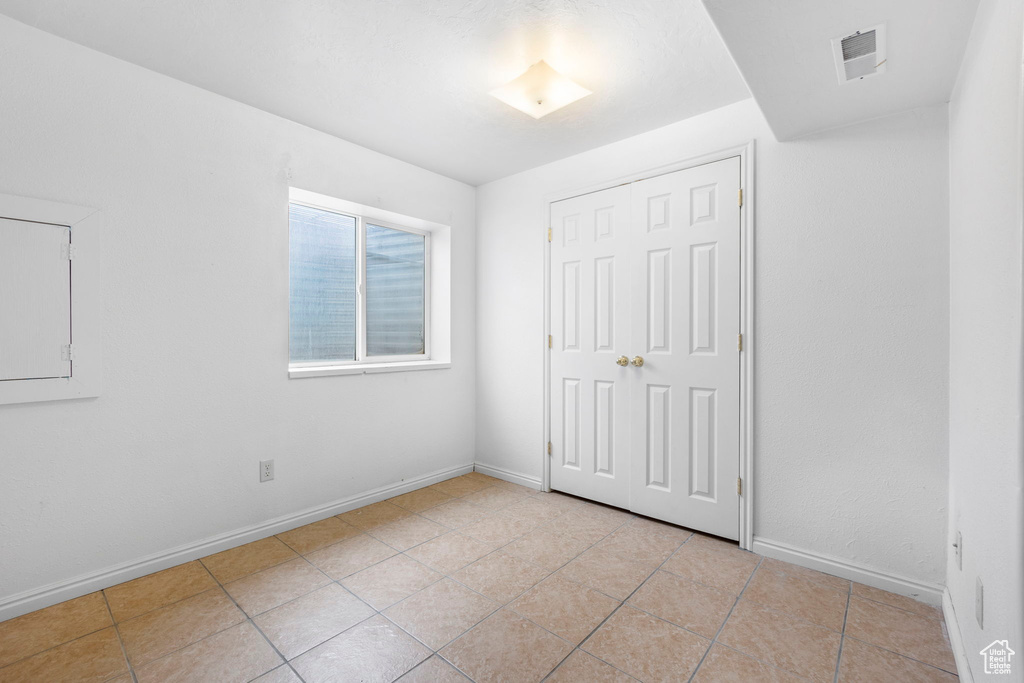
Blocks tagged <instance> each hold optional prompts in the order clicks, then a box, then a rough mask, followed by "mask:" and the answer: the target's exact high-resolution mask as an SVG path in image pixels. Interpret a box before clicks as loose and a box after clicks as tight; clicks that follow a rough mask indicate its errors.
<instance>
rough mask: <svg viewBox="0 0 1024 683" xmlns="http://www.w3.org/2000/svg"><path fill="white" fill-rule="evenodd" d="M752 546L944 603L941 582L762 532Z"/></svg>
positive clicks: (768, 553) (933, 602)
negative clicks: (798, 545) (772, 537)
mask: <svg viewBox="0 0 1024 683" xmlns="http://www.w3.org/2000/svg"><path fill="white" fill-rule="evenodd" d="M751 550H753V551H754V552H755V553H757V554H758V555H764V556H765V557H771V558H774V559H776V560H785V561H786V562H792V563H793V564H798V565H800V566H801V567H807V568H808V569H816V570H818V571H819V572H825V573H826V574H832V575H834V576H839V577H842V578H844V579H850V580H851V581H856V582H858V583H863V584H865V585H867V586H872V587H873V588H880V589H882V590H886V591H889V592H890V593H899V594H900V595H906V596H907V597H909V598H914V599H915V600H920V601H921V602H926V603H928V604H929V605H936V606H938V605H941V604H942V590H943V588H942V586H940V585H938V584H933V583H925V582H923V581H917V580H915V579H910V578H907V577H905V576H899V575H898V574H890V573H888V572H883V571H880V570H878V569H872V568H871V567H867V566H865V565H862V564H857V563H855V562H850V561H849V560H844V559H841V558H838V557H832V556H830V555H825V554H822V553H818V552H815V551H811V550H803V549H801V548H796V547H794V546H791V545H789V544H788V543H781V542H779V541H771V540H768V539H767V538H761V537H759V536H754V546H753V548H751Z"/></svg>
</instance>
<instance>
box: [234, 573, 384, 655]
mask: <svg viewBox="0 0 1024 683" xmlns="http://www.w3.org/2000/svg"><path fill="white" fill-rule="evenodd" d="M371 616H373V610H372V609H370V607H368V606H367V605H366V604H364V603H363V602H361V601H360V600H358V599H356V598H355V597H353V596H352V594H351V593H349V592H348V591H346V590H345V589H343V588H341V587H340V586H339V585H338V584H335V583H332V584H329V585H327V586H324V587H323V588H320V589H319V590H316V591H314V592H312V593H309V594H307V595H304V596H302V597H301V598H299V599H297V600H293V601H292V602H287V603H285V604H283V605H281V606H280V607H277V608H275V609H272V610H270V611H269V612H264V613H263V614H261V615H260V616H258V617H256V618H254V619H253V622H254V623H255V624H256V625H257V626H259V627H260V630H262V631H263V633H265V634H266V636H267V638H269V639H270V642H272V643H273V644H274V646H275V647H276V648H277V649H278V650H279V651H280V652H281V654H283V655H284V656H285V657H286V658H288V659H292V658H293V657H296V656H298V655H300V654H302V653H303V652H305V651H306V650H309V649H310V648H313V647H316V646H317V645H319V644H320V643H322V642H324V641H326V640H328V639H330V638H333V637H334V636H336V635H338V634H339V633H341V632H342V631H344V630H345V629H348V628H351V627H352V626H355V625H356V624H358V623H359V622H360V621H362V620H364V619H367V618H369V617H371Z"/></svg>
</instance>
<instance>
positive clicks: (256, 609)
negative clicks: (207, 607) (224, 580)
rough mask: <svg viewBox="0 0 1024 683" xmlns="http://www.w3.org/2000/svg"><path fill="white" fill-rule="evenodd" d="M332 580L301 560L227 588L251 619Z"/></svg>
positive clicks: (247, 578)
mask: <svg viewBox="0 0 1024 683" xmlns="http://www.w3.org/2000/svg"><path fill="white" fill-rule="evenodd" d="M330 582H331V579H330V578H329V577H328V576H327V575H326V574H324V573H323V572H321V571H320V570H319V569H317V568H316V567H314V566H312V565H311V564H310V563H309V562H306V561H305V560H304V559H302V558H296V559H294V560H291V561H290V562H285V563H284V564H279V565H277V566H276V567H271V568H270V569H264V570H263V571H261V572H256V573H255V574H250V575H249V576H246V577H245V578H242V579H239V580H238V581H232V582H231V583H229V584H226V585H225V586H224V589H225V590H226V591H227V592H228V594H230V595H231V597H232V598H234V599H235V602H237V603H238V606H239V607H241V608H242V609H243V610H245V613H246V614H248V615H249V616H250V617H251V616H255V615H257V614H261V613H263V612H266V611H267V610H268V609H273V608H275V607H277V606H278V605H283V604H284V603H286V602H288V601H289V600H294V599H295V598H298V597H301V596H303V595H305V594H306V593H310V592H312V591H315V590H316V589H317V588H321V587H323V586H326V585H327V584H328V583H330Z"/></svg>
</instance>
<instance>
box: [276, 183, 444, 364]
mask: <svg viewBox="0 0 1024 683" xmlns="http://www.w3.org/2000/svg"><path fill="white" fill-rule="evenodd" d="M288 209H289V210H288V234H289V298H288V305H289V335H288V357H289V358H288V359H289V374H290V376H292V377H296V376H312V375H320V374H351V373H352V372H364V371H369V370H382V369H390V370H397V369H428V368H432V367H437V366H439V365H440V364H442V363H443V365H444V366H445V367H447V362H445V361H446V359H443V358H440V359H438V358H434V357H433V355H432V351H433V349H432V348H431V346H432V343H431V342H432V339H431V329H430V328H431V307H432V306H431V304H432V292H431V289H432V287H431V281H432V277H433V274H432V273H431V251H432V248H433V246H434V245H432V241H433V239H432V238H434V237H435V236H437V233H438V232H439V231H440V230H442V229H443V230H447V228H446V227H445V226H434V224H429V223H427V222H426V221H421V220H417V219H413V218H410V217H406V216H399V215H398V214H393V213H390V212H385V211H381V210H379V209H373V208H372V207H364V206H359V205H356V204H352V203H350V202H344V201H342V200H337V199H332V198H329V197H324V196H322V195H313V193H309V192H303V191H301V190H294V189H293V190H292V197H291V201H290V202H289V207H288ZM432 227H433V228H434V229H433V230H432V229H431V228H432ZM442 241H444V242H445V243H446V240H442ZM445 289H447V288H446V287H445ZM442 355H443V354H442ZM432 361H435V362H432Z"/></svg>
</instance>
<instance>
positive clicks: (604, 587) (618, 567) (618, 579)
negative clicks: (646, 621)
mask: <svg viewBox="0 0 1024 683" xmlns="http://www.w3.org/2000/svg"><path fill="white" fill-rule="evenodd" d="M652 571H653V570H652V568H651V567H650V566H649V565H646V564H642V563H640V562H634V561H633V560H631V559H629V558H627V557H625V556H623V555H621V554H619V553H614V552H611V551H608V550H604V549H602V548H591V549H590V550H588V551H587V552H585V553H583V554H582V555H580V556H579V557H577V558H576V559H575V560H573V561H572V562H570V563H569V564H567V565H565V568H563V569H562V570H561V571H560V572H558V574H559V575H560V576H562V577H564V578H566V579H569V580H571V581H577V582H579V583H582V584H584V585H587V586H590V587H591V588H593V589H595V590H599V591H601V592H602V593H604V594H605V595H610V596H611V597H613V598H615V599H617V600H625V599H626V598H627V597H629V594H630V593H632V592H633V591H634V590H636V588H637V586H639V585H640V584H642V583H643V582H644V581H645V580H646V579H647V577H648V576H650V575H651V572H652Z"/></svg>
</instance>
